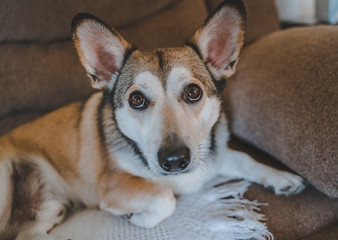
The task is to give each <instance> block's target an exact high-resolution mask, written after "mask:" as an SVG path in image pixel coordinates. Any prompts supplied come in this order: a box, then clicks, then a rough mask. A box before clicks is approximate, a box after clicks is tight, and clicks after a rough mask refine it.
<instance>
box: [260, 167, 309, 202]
mask: <svg viewBox="0 0 338 240" xmlns="http://www.w3.org/2000/svg"><path fill="white" fill-rule="evenodd" d="M264 186H265V187H266V188H268V189H271V190H272V191H274V192H275V194H276V195H286V196H289V195H294V194H298V193H300V192H301V191H303V190H304V189H305V187H306V181H305V180H304V179H303V178H302V177H300V176H298V175H295V174H292V173H288V172H284V171H277V172H276V173H275V174H274V175H272V176H270V177H269V178H268V179H267V181H266V182H265V183H264Z"/></svg>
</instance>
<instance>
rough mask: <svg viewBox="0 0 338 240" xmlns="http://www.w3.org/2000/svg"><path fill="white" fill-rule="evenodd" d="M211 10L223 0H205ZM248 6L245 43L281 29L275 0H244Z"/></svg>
mask: <svg viewBox="0 0 338 240" xmlns="http://www.w3.org/2000/svg"><path fill="white" fill-rule="evenodd" d="M205 2H206V5H207V7H208V9H209V11H210V12H211V11H212V10H213V9H215V8H216V7H217V6H218V4H219V3H221V2H222V0H205ZM243 3H244V5H245V8H246V16H247V28H246V33H245V45H248V44H250V43H253V42H254V41H256V40H257V39H259V38H261V37H262V36H264V35H266V34H268V33H270V32H273V31H276V30H278V29H279V19H278V13H277V8H276V4H275V1H274V0H243Z"/></svg>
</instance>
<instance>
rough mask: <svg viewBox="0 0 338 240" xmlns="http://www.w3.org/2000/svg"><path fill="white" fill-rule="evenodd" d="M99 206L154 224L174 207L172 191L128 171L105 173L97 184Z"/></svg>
mask: <svg viewBox="0 0 338 240" xmlns="http://www.w3.org/2000/svg"><path fill="white" fill-rule="evenodd" d="M98 189H99V195H100V199H101V206H100V208H101V209H103V210H105V211H108V212H110V213H112V214H114V215H124V214H132V215H131V217H130V222H131V223H133V224H135V225H137V226H140V227H147V228H150V227H153V226H155V225H157V224H158V223H159V222H161V221H162V220H164V219H165V218H167V217H169V216H170V215H171V214H172V213H173V212H174V210H175V205H176V199H175V197H174V194H173V193H172V191H171V190H170V189H168V188H166V187H163V186H159V185H157V184H156V183H153V182H150V181H147V180H145V179H143V178H140V177H136V176H132V175H129V174H127V173H113V174H105V175H104V176H103V177H102V178H101V180H100V183H99V186H98Z"/></svg>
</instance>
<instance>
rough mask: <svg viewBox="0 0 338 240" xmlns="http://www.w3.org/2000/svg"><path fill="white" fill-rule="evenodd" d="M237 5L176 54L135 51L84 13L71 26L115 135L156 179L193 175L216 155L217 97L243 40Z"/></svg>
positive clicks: (221, 11)
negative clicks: (106, 99) (105, 98)
mask: <svg viewBox="0 0 338 240" xmlns="http://www.w3.org/2000/svg"><path fill="white" fill-rule="evenodd" d="M244 29H245V9H244V5H243V4H242V2H241V1H235V0H228V1H225V2H223V3H222V4H221V5H220V6H219V7H218V8H217V9H216V10H215V12H214V13H213V14H212V15H211V16H210V17H209V18H208V19H207V21H206V22H205V24H204V25H203V26H202V27H201V28H200V29H198V30H197V31H196V33H195V34H194V36H193V37H192V38H191V39H190V40H189V41H188V42H187V45H186V46H184V47H182V48H168V49H157V50H154V51H140V50H137V49H136V48H135V47H133V46H131V45H130V44H128V42H126V41H125V40H124V39H123V37H122V36H121V35H120V34H119V33H118V32H116V31H115V30H114V29H111V28H109V27H108V26H107V25H106V24H105V23H103V22H102V21H101V20H99V19H97V18H96V17H94V16H91V15H89V14H85V13H81V14H78V15H76V17H75V18H74V20H73V25H72V34H73V40H74V42H75V45H76V49H77V51H78V54H79V56H80V60H81V63H82V65H83V66H84V68H85V69H86V71H87V73H88V76H89V77H90V79H91V82H92V86H93V87H94V88H98V89H102V90H103V91H105V92H106V93H107V92H108V93H110V94H108V95H109V96H111V99H110V101H111V102H112V110H113V111H114V116H115V120H116V124H117V126H118V129H119V131H120V132H121V133H122V134H123V136H124V137H125V138H127V139H128V141H129V142H131V143H132V144H133V145H134V147H135V148H136V149H137V152H138V154H140V155H142V158H143V161H145V163H146V165H147V166H148V167H149V169H150V170H151V172H152V173H154V174H155V175H169V174H178V173H184V172H189V171H192V170H194V169H195V168H196V167H197V166H199V164H200V161H201V159H203V156H207V155H210V154H211V153H212V151H213V150H214V147H215V146H214V133H213V130H214V127H215V125H216V124H217V122H218V120H219V116H220V113H221V98H220V94H221V91H222V87H223V86H224V81H225V79H226V78H228V77H229V76H231V75H232V74H234V72H235V68H236V65H237V61H238V58H239V52H240V49H241V47H242V45H243V42H244Z"/></svg>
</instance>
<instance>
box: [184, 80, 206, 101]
mask: <svg viewBox="0 0 338 240" xmlns="http://www.w3.org/2000/svg"><path fill="white" fill-rule="evenodd" d="M202 94H203V91H202V89H201V88H200V87H199V86H198V85H197V84H190V85H188V86H187V88H186V89H185V92H184V101H185V102H187V103H192V102H197V101H199V100H200V99H201V98H202Z"/></svg>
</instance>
